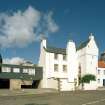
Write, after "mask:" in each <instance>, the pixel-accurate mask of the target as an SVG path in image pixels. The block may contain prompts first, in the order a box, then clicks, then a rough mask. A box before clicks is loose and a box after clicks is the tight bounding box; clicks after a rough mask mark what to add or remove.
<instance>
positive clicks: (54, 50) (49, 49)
mask: <svg viewBox="0 0 105 105" xmlns="http://www.w3.org/2000/svg"><path fill="white" fill-rule="evenodd" d="M44 49H45V50H46V51H47V52H50V53H56V54H66V49H63V48H56V47H49V46H47V48H44Z"/></svg>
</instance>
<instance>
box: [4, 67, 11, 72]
mask: <svg viewBox="0 0 105 105" xmlns="http://www.w3.org/2000/svg"><path fill="white" fill-rule="evenodd" d="M2 72H11V68H9V67H3V68H2Z"/></svg>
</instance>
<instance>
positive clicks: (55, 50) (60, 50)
mask: <svg viewBox="0 0 105 105" xmlns="http://www.w3.org/2000/svg"><path fill="white" fill-rule="evenodd" d="M89 41H90V39H88V40H87V41H85V42H82V43H81V44H80V45H79V46H78V47H77V48H76V50H80V49H82V48H84V47H86V46H87V44H88V43H89ZM44 49H45V50H46V51H47V52H50V53H56V54H66V49H64V48H56V47H51V46H47V48H45V47H44Z"/></svg>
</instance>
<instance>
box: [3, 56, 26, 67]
mask: <svg viewBox="0 0 105 105" xmlns="http://www.w3.org/2000/svg"><path fill="white" fill-rule="evenodd" d="M3 63H4V64H17V65H19V64H22V63H25V60H24V59H23V58H20V57H13V58H11V59H10V58H5V59H3Z"/></svg>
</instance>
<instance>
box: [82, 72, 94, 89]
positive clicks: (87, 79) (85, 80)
mask: <svg viewBox="0 0 105 105" xmlns="http://www.w3.org/2000/svg"><path fill="white" fill-rule="evenodd" d="M95 80H96V77H95V75H93V74H86V75H84V76H83V77H81V79H80V82H81V83H82V88H83V87H84V83H90V81H95Z"/></svg>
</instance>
